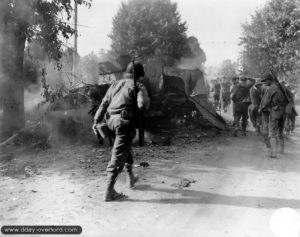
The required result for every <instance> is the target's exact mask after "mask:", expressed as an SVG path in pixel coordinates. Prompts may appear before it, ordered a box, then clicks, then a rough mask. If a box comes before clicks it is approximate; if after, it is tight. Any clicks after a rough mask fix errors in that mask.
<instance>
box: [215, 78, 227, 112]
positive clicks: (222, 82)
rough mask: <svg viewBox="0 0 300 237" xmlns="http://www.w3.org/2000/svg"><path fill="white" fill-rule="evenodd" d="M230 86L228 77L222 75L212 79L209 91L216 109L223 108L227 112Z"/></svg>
mask: <svg viewBox="0 0 300 237" xmlns="http://www.w3.org/2000/svg"><path fill="white" fill-rule="evenodd" d="M230 88H231V82H230V79H229V78H226V77H223V78H217V79H215V80H212V88H211V92H212V93H213V105H214V108H215V109H216V110H221V109H223V110H224V112H227V109H228V107H229V105H230Z"/></svg>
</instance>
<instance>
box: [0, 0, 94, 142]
mask: <svg viewBox="0 0 300 237" xmlns="http://www.w3.org/2000/svg"><path fill="white" fill-rule="evenodd" d="M76 1H77V2H78V4H86V5H90V3H89V2H86V1H84V0H76ZM72 10H73V9H72V6H71V0H52V1H47V0H22V1H15V0H1V3H0V57H1V63H0V67H1V68H0V69H1V78H0V83H1V85H0V86H1V89H2V91H1V98H2V104H3V118H2V122H3V126H2V132H3V134H4V137H7V136H10V135H12V134H13V133H14V132H15V131H17V130H19V129H20V128H22V127H24V123H25V122H24V121H25V118H24V85H23V63H24V49H25V44H26V42H31V41H32V40H38V41H39V42H40V43H41V45H42V46H43V48H44V50H45V53H46V54H47V55H49V57H51V58H52V59H54V60H56V61H59V60H60V58H61V57H62V41H61V39H62V38H66V39H68V38H69V37H70V36H71V35H72V34H74V33H75V31H74V29H73V28H72V27H70V26H69V25H68V24H67V23H66V22H65V21H64V19H63V17H62V16H63V15H65V16H66V18H67V20H69V19H70V17H71V12H72ZM58 66H59V64H58Z"/></svg>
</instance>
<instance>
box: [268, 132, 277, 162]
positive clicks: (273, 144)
mask: <svg viewBox="0 0 300 237" xmlns="http://www.w3.org/2000/svg"><path fill="white" fill-rule="evenodd" d="M270 145H271V147H270V153H269V157H271V158H277V141H276V138H274V137H272V138H270Z"/></svg>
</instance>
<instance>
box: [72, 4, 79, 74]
mask: <svg viewBox="0 0 300 237" xmlns="http://www.w3.org/2000/svg"><path fill="white" fill-rule="evenodd" d="M74 2H75V7H74V30H75V34H74V49H73V65H72V73H73V76H74V77H75V74H76V66H77V65H76V64H77V62H76V57H77V37H78V34H77V22H78V9H77V8H78V4H77V0H74Z"/></svg>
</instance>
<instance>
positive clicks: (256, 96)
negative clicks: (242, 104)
mask: <svg viewBox="0 0 300 237" xmlns="http://www.w3.org/2000/svg"><path fill="white" fill-rule="evenodd" d="M262 84H263V83H262V81H261V80H258V81H257V82H256V83H255V85H254V86H253V87H251V89H250V100H251V105H250V106H249V116H250V120H251V122H252V125H253V127H254V128H255V130H256V132H257V133H258V134H260V132H261V130H260V127H261V114H258V107H259V105H260V101H261V98H262V90H261V87H262Z"/></svg>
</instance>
